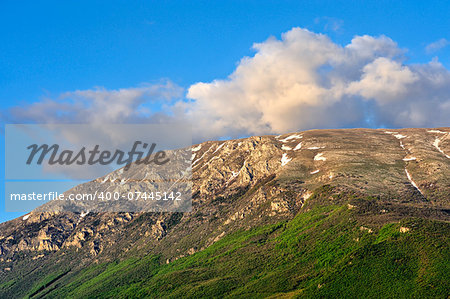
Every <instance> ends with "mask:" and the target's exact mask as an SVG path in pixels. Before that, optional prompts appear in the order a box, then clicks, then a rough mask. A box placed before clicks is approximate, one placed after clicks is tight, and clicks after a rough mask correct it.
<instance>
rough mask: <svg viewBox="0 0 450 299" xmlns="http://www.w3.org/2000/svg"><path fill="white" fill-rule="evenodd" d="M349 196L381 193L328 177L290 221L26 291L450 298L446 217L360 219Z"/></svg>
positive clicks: (50, 280)
mask: <svg viewBox="0 0 450 299" xmlns="http://www.w3.org/2000/svg"><path fill="white" fill-rule="evenodd" d="M349 201H351V202H352V203H355V201H356V202H358V203H359V206H360V207H361V208H362V210H363V211H365V210H368V209H367V208H366V207H365V206H364V205H373V204H375V202H376V198H369V197H367V198H363V199H360V198H357V196H356V195H354V194H343V193H341V194H335V193H334V190H333V188H332V187H330V186H327V185H326V186H322V187H321V188H319V189H318V190H317V191H316V192H315V194H313V195H312V196H311V197H310V199H309V200H308V202H309V203H308V204H307V205H306V206H304V207H303V208H302V211H301V212H299V213H298V214H297V216H296V217H295V218H293V219H291V220H289V221H282V222H279V223H275V224H266V225H262V226H260V227H255V228H252V229H250V230H240V231H237V232H234V233H232V234H229V235H227V236H225V237H224V238H222V239H221V240H219V241H217V242H216V243H214V244H213V245H211V246H209V247H208V248H206V249H204V250H201V251H199V252H197V253H195V254H193V255H191V256H187V257H182V258H179V259H177V260H174V261H172V262H170V263H166V261H165V259H164V258H163V257H162V256H158V255H147V256H144V257H141V258H138V257H133V258H127V259H123V260H115V261H110V262H103V263H99V264H91V265H90V266H88V267H85V268H83V269H78V270H71V271H69V270H65V271H59V272H54V273H53V274H50V275H47V276H43V278H38V279H36V276H33V277H34V279H36V281H35V282H34V283H33V284H32V285H31V287H30V288H29V291H28V292H27V293H26V294H27V295H28V296H29V297H30V298H42V297H43V298H130V297H133V298H136V297H137V298H146V297H159V298H160V297H164V298H178V297H205V298H211V297H252V298H258V297H259V298H262V297H271V296H273V297H281V298H292V297H310V298H311V297H339V298H349V297H352V298H354V297H359V298H379V297H383V298H412V297H420V298H448V294H449V290H450V284H449V282H450V274H449V273H450V263H449V261H450V246H449V245H450V244H449V242H450V241H449V238H448V236H449V224H448V223H446V222H438V221H433V220H426V219H421V218H407V219H403V220H402V221H400V222H398V221H397V222H390V223H389V222H388V223H385V224H384V225H379V224H377V225H376V224H372V225H369V224H364V222H361V219H360V218H358V217H357V212H356V211H355V210H353V209H350V208H349V206H348V205H347V203H348V202H349ZM330 202H331V203H333V204H331V205H330ZM377 209H378V208H377ZM369 210H370V209H369ZM174 221H176V219H175V220H174ZM72 258H73V256H72ZM54 267H57V266H54ZM47 270H48V269H47ZM40 272H41V273H42V272H43V273H50V272H49V271H44V269H43V270H41V271H40ZM21 279H26V277H24V278H21ZM17 287H18V284H17V283H16V281H14V280H11V281H8V282H4V283H2V284H0V294H8V291H9V294H16V293H17V290H18V289H15V288H17ZM0 297H1V296H0Z"/></svg>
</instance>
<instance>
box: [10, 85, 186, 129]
mask: <svg viewBox="0 0 450 299" xmlns="http://www.w3.org/2000/svg"><path fill="white" fill-rule="evenodd" d="M182 95H183V89H182V88H181V87H179V86H177V85H176V84H174V83H172V82H171V81H165V82H161V83H158V84H152V85H150V84H145V85H142V86H140V87H132V88H122V89H117V90H108V89H105V88H101V87H99V88H96V89H88V90H76V91H71V92H66V93H63V94H61V95H60V96H59V97H58V98H57V99H49V98H46V99H43V100H42V101H38V102H34V103H32V104H30V105H27V106H17V107H14V108H12V109H10V110H9V111H8V113H7V114H8V115H7V117H6V118H7V120H8V121H10V122H14V123H21V122H36V123H90V124H102V123H141V122H149V121H150V120H151V119H152V120H155V119H157V116H158V113H157V112H158V110H159V108H158V107H160V106H161V105H163V106H164V105H171V104H172V101H173V100H174V99H177V98H180V97H182Z"/></svg>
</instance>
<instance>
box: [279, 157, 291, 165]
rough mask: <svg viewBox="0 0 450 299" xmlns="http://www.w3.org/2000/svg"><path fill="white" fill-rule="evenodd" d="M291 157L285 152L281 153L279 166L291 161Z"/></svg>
mask: <svg viewBox="0 0 450 299" xmlns="http://www.w3.org/2000/svg"><path fill="white" fill-rule="evenodd" d="M291 160H292V158H289V157H288V155H287V154H283V156H282V157H281V166H285V165H286V164H288V163H289V162H291Z"/></svg>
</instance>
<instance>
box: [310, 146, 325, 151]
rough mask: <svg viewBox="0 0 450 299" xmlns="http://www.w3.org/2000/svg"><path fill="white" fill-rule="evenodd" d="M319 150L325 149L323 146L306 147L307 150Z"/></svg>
mask: <svg viewBox="0 0 450 299" xmlns="http://www.w3.org/2000/svg"><path fill="white" fill-rule="evenodd" d="M321 148H325V146H310V147H308V149H309V150H318V149H321Z"/></svg>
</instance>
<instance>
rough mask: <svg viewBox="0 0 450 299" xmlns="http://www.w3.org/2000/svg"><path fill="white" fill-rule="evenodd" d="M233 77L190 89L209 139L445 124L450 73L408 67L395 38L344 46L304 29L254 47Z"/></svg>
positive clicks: (435, 66)
mask: <svg viewBox="0 0 450 299" xmlns="http://www.w3.org/2000/svg"><path fill="white" fill-rule="evenodd" d="M253 48H254V50H255V51H256V54H255V55H254V56H253V57H244V58H243V59H242V60H241V61H240V62H239V64H238V66H237V67H236V69H235V70H234V72H233V73H232V74H230V75H229V76H228V78H226V79H217V80H214V81H212V82H209V83H204V82H199V83H197V84H194V85H192V86H191V87H190V88H189V89H188V93H187V97H188V98H190V99H192V103H191V105H190V106H189V107H187V113H188V115H189V117H190V118H191V119H192V120H194V121H195V124H196V130H197V133H198V134H199V135H201V136H203V137H204V138H217V137H220V136H232V137H235V136H241V135H254V134H269V133H283V132H288V131H296V130H302V129H310V128H329V127H355V126H361V127H367V126H379V127H381V126H388V127H408V126H443V125H448V121H449V119H448V115H450V110H449V106H450V90H449V87H450V72H449V71H448V70H447V69H446V68H445V67H444V66H442V64H440V63H439V62H438V61H436V60H434V61H431V62H430V63H427V64H414V65H408V64H406V63H405V62H404V61H405V60H406V59H405V57H404V53H405V50H403V49H401V48H399V47H398V45H397V44H396V43H395V42H394V41H393V40H391V39H390V38H388V37H385V36H380V37H372V36H367V35H365V36H356V37H354V38H353V39H352V41H351V42H350V43H349V44H348V45H346V46H341V45H338V44H336V43H334V42H333V41H331V40H330V39H329V38H328V37H327V36H326V35H323V34H316V33H313V32H310V31H308V30H305V29H301V28H293V29H292V30H290V31H288V32H286V33H284V34H283V35H282V36H281V40H278V39H276V38H273V37H271V38H269V39H268V40H266V41H265V42H262V43H257V44H254V46H253Z"/></svg>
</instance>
